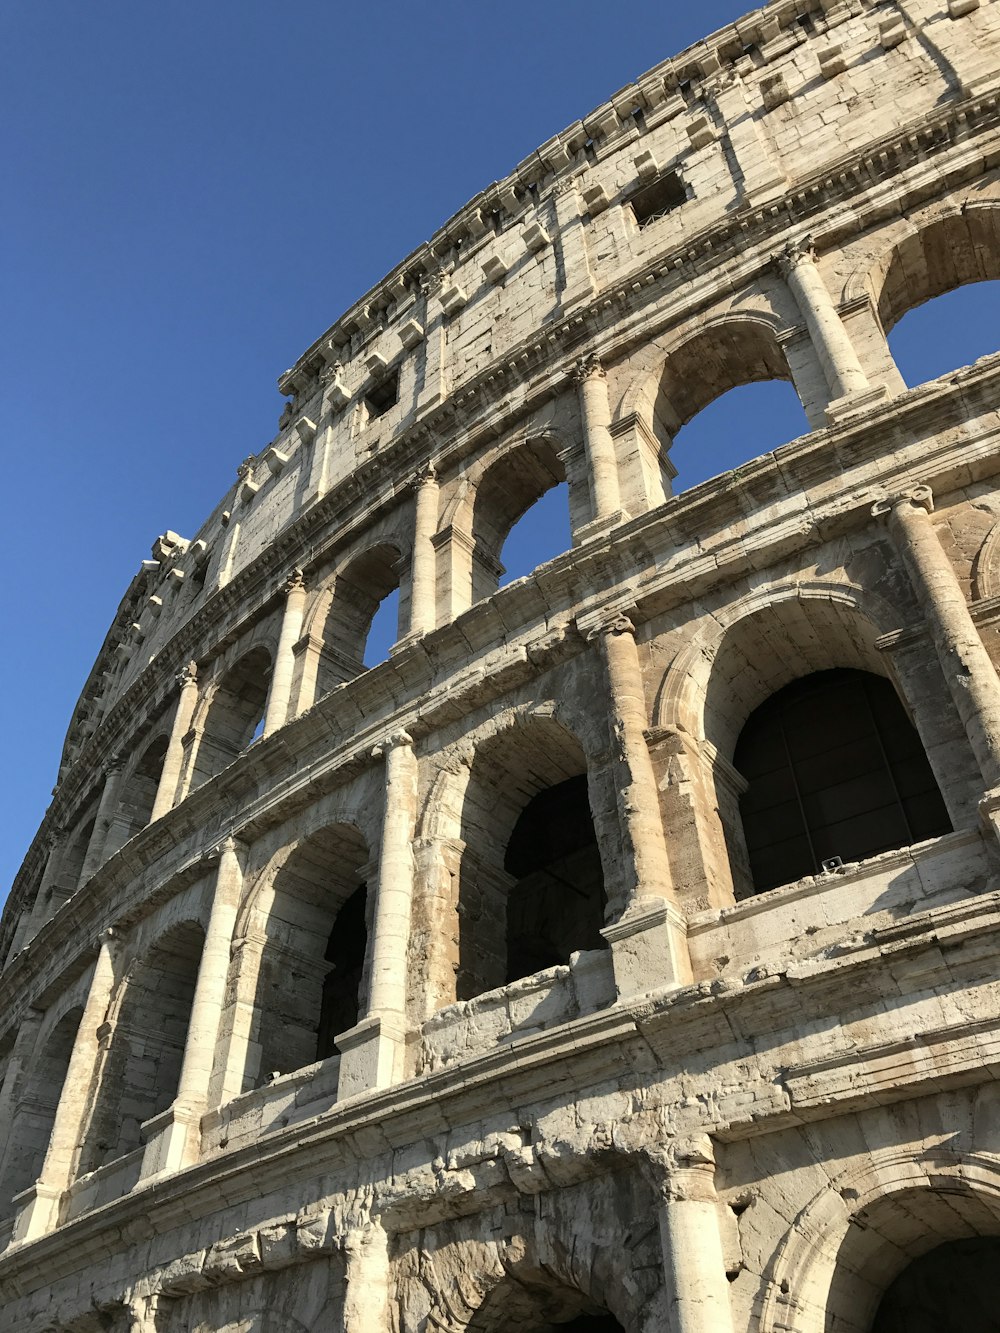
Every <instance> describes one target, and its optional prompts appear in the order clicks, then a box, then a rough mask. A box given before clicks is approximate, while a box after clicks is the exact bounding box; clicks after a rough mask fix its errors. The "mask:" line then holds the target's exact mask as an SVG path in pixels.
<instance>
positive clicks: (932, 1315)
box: [871, 1236, 1000, 1333]
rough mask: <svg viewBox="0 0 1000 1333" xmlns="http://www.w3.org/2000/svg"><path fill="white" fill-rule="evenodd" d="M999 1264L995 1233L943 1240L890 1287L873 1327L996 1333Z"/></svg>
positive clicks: (880, 1332) (898, 1332)
mask: <svg viewBox="0 0 1000 1333" xmlns="http://www.w3.org/2000/svg"><path fill="white" fill-rule="evenodd" d="M998 1268H1000V1240H997V1239H996V1238H995V1237H992V1236H990V1237H987V1236H977V1237H973V1238H972V1239H969V1240H953V1241H948V1242H947V1243H946V1244H944V1245H939V1246H938V1247H937V1249H936V1250H931V1251H930V1253H929V1254H925V1255H922V1256H921V1258H919V1259H915V1260H914V1261H913V1263H911V1264H910V1265H909V1266H908V1267H907V1268H904V1269H903V1271H902V1273H900V1275H899V1277H897V1278H896V1280H895V1282H893V1284H892V1285H891V1286H890V1287H889V1289H888V1291H886V1293H885V1295H884V1296H883V1297H882V1302H881V1304H880V1305H879V1307H878V1313H877V1314H876V1316H875V1322H874V1323H873V1324H872V1328H871V1333H997V1329H998V1328H1000V1314H998V1311H997V1276H996V1275H997V1269H998Z"/></svg>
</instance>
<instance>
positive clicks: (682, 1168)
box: [647, 1134, 733, 1333]
mask: <svg viewBox="0 0 1000 1333" xmlns="http://www.w3.org/2000/svg"><path fill="white" fill-rule="evenodd" d="M647 1175H648V1176H649V1177H650V1179H652V1181H653V1184H654V1186H655V1188H656V1190H657V1193H658V1194H659V1196H660V1211H659V1218H658V1220H659V1224H660V1244H661V1246H662V1249H663V1276H664V1279H665V1284H666V1288H667V1301H668V1307H669V1310H670V1327H671V1329H672V1330H673V1333H733V1314H732V1309H731V1307H730V1303H729V1282H728V1280H727V1278H726V1260H725V1255H724V1253H723V1248H722V1233H721V1229H720V1226H719V1207H720V1204H719V1200H718V1196H717V1195H716V1192H715V1156H714V1152H713V1146H712V1140H711V1139H710V1138H709V1137H708V1135H707V1134H699V1135H697V1136H696V1137H694V1138H692V1139H688V1140H681V1141H680V1142H678V1143H676V1144H673V1145H672V1146H671V1148H670V1149H669V1150H668V1151H666V1152H657V1153H653V1154H650V1155H649V1157H648V1159H647Z"/></svg>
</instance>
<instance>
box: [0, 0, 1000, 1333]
mask: <svg viewBox="0 0 1000 1333" xmlns="http://www.w3.org/2000/svg"><path fill="white" fill-rule="evenodd" d="M998 43H1000V4H998V3H997V2H996V0H982V2H981V0H946V3H942V0H907V2H906V3H905V4H904V3H902V2H901V0H900V3H895V2H894V0H884V2H881V3H875V2H874V0H774V3H772V4H770V5H769V6H767V7H766V8H765V9H763V10H760V11H758V12H756V13H754V14H752V15H750V16H749V17H748V18H747V19H745V20H743V21H741V22H739V23H737V24H735V25H733V26H732V27H729V28H727V29H725V30H724V31H722V32H720V33H717V34H716V35H715V36H713V37H710V38H707V39H706V40H705V41H704V42H703V43H701V44H699V45H698V46H697V47H694V48H692V49H691V50H688V51H686V52H684V53H683V54H682V55H680V56H678V57H676V58H675V59H673V60H669V61H667V62H665V63H664V64H661V65H658V66H657V67H656V68H655V69H653V70H651V71H650V72H649V73H648V74H645V75H644V76H643V77H642V78H640V79H639V80H638V81H637V82H636V83H635V84H632V85H629V86H628V87H626V88H623V89H622V90H621V91H620V92H619V93H617V94H616V95H615V96H614V97H613V98H612V100H611V101H610V102H609V103H607V104H606V105H604V106H601V107H599V108H598V109H597V110H596V111H595V112H593V114H591V115H589V116H587V117H586V118H585V119H584V120H582V121H579V122H577V123H576V124H574V125H571V126H570V127H569V128H568V129H567V130H565V131H564V132H563V133H561V134H559V135H557V136H556V137H555V138H553V139H550V140H549V141H548V142H547V143H546V144H544V145H543V147H541V148H540V149H539V150H538V152H537V153H534V154H533V155H532V156H531V157H530V158H528V159H527V160H526V161H524V162H523V163H521V165H520V166H519V167H518V168H517V170H516V171H515V172H514V173H513V174H512V175H511V176H509V177H508V178H507V179H505V180H503V181H502V182H500V183H499V184H496V185H493V186H491V187H490V188H489V189H488V190H485V191H484V192H483V193H482V194H481V195H480V196H478V197H477V198H476V199H474V200H472V202H471V203H470V204H468V206H467V207H465V208H464V209H463V210H462V211H461V212H460V213H458V214H457V215H456V216H455V217H454V218H452V219H451V220H450V221H449V222H447V223H446V224H445V226H444V227H442V229H441V230H440V231H439V232H438V233H437V234H436V235H435V236H433V237H432V238H431V240H430V241H428V242H427V243H426V244H424V245H422V246H421V247H420V248H419V249H417V250H416V251H415V252H414V253H413V254H412V255H411V256H410V257H409V258H408V259H407V260H406V261H405V262H404V263H402V264H401V265H400V266H399V267H398V268H397V269H395V270H394V271H393V272H392V273H391V274H389V275H388V277H386V279H385V280H384V281H383V282H382V283H380V284H379V285H378V286H377V287H376V288H374V289H373V290H372V291H371V292H369V293H368V294H367V295H366V296H364V297H363V299H362V300H361V301H359V302H358V304H357V305H356V306H354V307H353V308H352V309H351V310H349V311H348V312H347V313H346V314H345V315H343V316H342V317H341V318H340V319H339V320H338V321H337V323H336V324H334V326H333V327H332V329H330V330H329V331H328V332H326V333H325V334H324V335H323V336H322V337H321V338H319V339H318V340H317V341H316V342H315V343H314V344H313V345H312V346H311V347H310V348H309V349H308V350H307V351H306V352H305V353H304V355H303V356H302V357H301V359H300V360H299V361H298V362H297V363H296V364H295V366H294V367H293V368H292V369H291V370H290V371H288V372H287V374H285V375H284V376H283V377H282V380H281V382H280V386H281V389H282V391H283V392H284V393H285V395H286V396H287V397H288V400H289V401H288V406H287V408H286V411H285V413H284V415H283V416H282V418H281V421H280V423H279V430H278V433H277V435H276V436H275V438H274V440H273V442H272V443H271V444H270V445H269V447H268V448H267V449H265V450H264V452H263V453H261V454H260V455H259V456H255V457H252V458H248V459H247V460H246V461H245V462H244V463H243V464H242V465H241V466H240V468H239V470H238V474H237V478H236V480H235V482H234V485H233V486H232V488H231V489H230V490H229V492H228V493H227V494H226V495H225V496H224V497H223V499H222V500H221V501H220V503H219V505H218V508H217V509H216V510H215V511H214V512H213V513H212V514H211V515H210V517H209V518H208V520H207V522H206V523H205V524H204V526H203V527H202V529H201V530H200V531H199V532H198V533H197V534H195V535H194V536H193V537H192V538H191V539H190V540H185V539H183V538H181V537H179V536H177V535H176V534H173V533H167V534H166V535H165V536H163V537H162V538H160V539H159V541H158V542H157V544H156V547H155V549H154V551H153V558H152V559H151V560H147V561H144V562H143V564H142V568H141V570H140V572H139V573H138V574H137V575H136V577H135V578H134V579H133V581H132V583H131V585H130V586H129V589H128V592H127V593H126V596H125V598H124V601H123V602H122V604H121V609H120V611H119V613H118V615H117V617H116V619H115V623H114V624H113V625H112V627H111V629H110V631H109V633H108V636H107V639H106V641H105V644H104V647H103V649H102V651H101V654H100V656H99V658H98V660H97V662H96V664H95V666H94V668H93V671H92V672H91V675H90V677H89V679H88V681H87V683H86V686H85V688H84V691H83V695H82V697H81V700H80V703H79V705H78V707H77V710H76V712H75V714H74V716H73V719H72V722H71V725H70V729H69V735H68V738H67V742H66V748H65V753H64V756H63V762H62V766H61V769H60V777H59V783H58V787H57V790H56V793H55V797H54V800H53V802H52V805H51V808H50V810H49V812H48V813H47V815H46V817H45V819H44V821H43V823H42V827H41V828H40V829H39V831H38V835H37V837H36V838H35V840H34V843H33V844H32V847H31V850H30V852H29V854H28V856H27V859H26V861H25V863H24V866H23V869H22V870H21V872H20V874H19V875H18V878H17V880H16V883H15V885H14V888H13V891H12V894H11V897H10V901H9V904H8V907H7V910H6V913H5V915H4V917H3V926H2V952H0V956H2V957H3V958H4V959H5V965H4V970H3V973H2V976H0V1015H2V1018H0V1025H2V1026H0V1073H2V1092H0V1150H2V1169H0V1185H2V1189H0V1218H2V1219H3V1220H2V1221H0V1245H2V1246H3V1247H4V1250H3V1254H2V1257H0V1326H2V1328H3V1329H4V1330H17V1331H18V1333H22V1331H23V1333H43V1331H45V1333H48V1331H51V1330H59V1331H60V1333H69V1331H70V1330H72V1331H73V1333H89V1331H91V1330H93V1331H96V1330H114V1331H115V1333H119V1331H120V1333H187V1331H188V1330H196V1331H197V1333H219V1331H221V1330H225V1333H251V1331H252V1333H279V1331H280V1333H286V1331H289V1330H290V1331H292V1333H299V1331H301V1330H310V1331H315V1333H326V1331H327V1330H340V1329H343V1330H347V1331H348V1333H380V1331H381V1330H393V1331H394V1333H432V1331H437V1333H459V1330H468V1333H499V1331H500V1330H519V1331H520V1333H542V1331H543V1330H550V1329H553V1328H558V1329H562V1330H565V1333H570V1331H571V1330H577V1331H578V1333H582V1331H583V1330H589V1333H606V1331H607V1330H624V1331H626V1333H654V1330H656V1331H658V1330H673V1331H675V1333H742V1331H743V1330H746V1331H747V1333H751V1331H752V1333H779V1330H782V1331H784V1333H895V1331H896V1330H902V1329H904V1328H905V1329H907V1330H908V1331H909V1333H929V1331H930V1330H935V1333H939V1331H940V1330H945V1331H947V1330H958V1329H962V1330H964V1331H965V1333H985V1330H987V1329H989V1330H994V1329H995V1328H996V1327H997V1324H996V1322H995V1321H996V1304H997V1303H996V1276H995V1274H996V1271H997V1260H998V1258H1000V1239H998V1237H1000V1091H998V1084H997V1081H996V1079H997V1071H998V1067H1000V982H998V979H997V963H996V959H997V956H998V953H1000V878H998V872H1000V863H998V855H1000V847H998V845H997V838H998V834H1000V683H998V677H997V673H996V670H995V666H994V660H995V659H997V660H1000V638H998V633H997V631H998V627H1000V484H998V477H1000V413H998V402H1000V356H993V357H987V358H984V359H983V360H981V361H978V362H977V363H976V364H974V365H972V366H966V367H964V368H957V369H955V370H954V371H953V372H952V373H950V374H948V375H947V376H945V377H943V378H941V379H937V380H934V381H932V382H930V383H925V384H923V385H920V386H918V387H916V388H912V389H907V388H906V386H905V385H904V383H903V380H902V378H901V376H900V374H899V372H898V370H897V368H896V366H895V364H894V362H893V359H892V357H891V355H890V353H889V350H888V346H887V342H886V334H887V332H888V331H889V330H890V329H891V328H892V327H893V325H894V324H895V323H896V322H897V321H898V320H899V319H900V318H901V317H902V316H903V315H904V314H905V313H906V312H907V311H908V310H910V309H911V308H912V307H914V306H916V305H918V304H920V303H922V302H924V301H926V300H928V299H930V298H932V297H935V296H938V295H939V294H941V293H943V292H945V291H947V290H948V289H950V288H953V287H956V286H958V285H960V284H963V283H970V282H976V281H979V280H982V279H987V278H997V277H1000V173H998V169H997V164H998V163H1000V60H998ZM766 379H778V380H786V381H790V383H791V385H792V386H793V387H794V390H795V392H796V393H797V394H798V396H799V398H800V399H801V402H802V405H803V407H804V409H805V413H806V415H807V417H808V421H809V425H810V430H809V432H808V433H807V434H805V435H803V436H802V437H801V438H799V439H797V440H795V441H794V442H792V443H790V444H787V445H784V446H782V447H781V448H778V449H776V450H775V451H774V452H773V453H768V454H766V455H765V456H763V457H760V458H756V459H753V460H750V461H747V462H746V463H745V465H743V466H741V467H739V468H738V469H736V470H735V471H731V472H727V473H725V474H723V475H721V476H717V477H715V478H714V479H712V480H710V481H708V482H705V483H703V484H700V485H697V486H695V487H693V488H691V489H688V490H687V491H685V492H684V493H683V494H680V495H672V494H671V481H672V477H673V476H674V466H673V465H672V463H671V459H670V450H671V443H672V439H673V436H674V435H675V434H676V432H677V431H678V430H679V429H680V428H681V427H682V426H684V425H685V423H687V422H688V421H689V420H690V419H691V418H693V417H694V416H695V415H696V414H697V413H698V412H699V411H700V410H701V409H702V408H703V407H705V406H706V405H707V404H708V403H709V402H711V401H712V400H713V399H715V398H716V397H718V396H719V395H721V394H722V393H724V392H725V391H726V390H728V389H730V388H732V387H734V386H737V385H741V384H745V383H748V382H751V381H758V380H766ZM564 481H565V482H567V483H568V492H569V507H570V515H571V525H572V549H571V550H569V551H567V552H566V553H565V554H562V555H560V556H559V557H558V558H556V559H554V560H551V561H549V562H548V563H546V564H544V565H542V566H540V567H539V568H537V569H535V570H534V572H533V573H531V574H530V575H529V576H528V577H525V578H522V579H519V580H517V581H516V582H513V583H511V584H510V585H509V586H506V587H503V588H500V589H499V590H498V583H499V579H500V576H501V573H502V568H501V565H500V551H501V547H502V545H503V542H504V539H505V537H506V535H507V533H508V532H509V530H510V529H511V527H512V525H513V524H514V522H515V521H516V520H517V519H518V518H519V516H520V515H521V514H522V513H523V512H525V511H526V510H527V508H528V507H529V506H531V505H532V504H533V502H535V501H536V500H537V499H538V498H539V497H540V496H541V495H542V494H543V493H544V492H546V491H547V490H549V489H551V488H552V487H554V486H556V485H557V484H560V483H562V482H564ZM397 586H398V588H399V608H400V610H399V620H400V624H399V634H398V639H397V641H396V643H395V645H394V647H393V648H392V651H391V653H390V654H389V656H388V658H387V660H385V661H384V662H382V663H381V664H379V665H377V666H375V667H373V668H371V669H365V668H364V665H363V662H364V644H365V639H366V635H367V632H368V628H369V625H370V623H371V620H372V616H373V613H374V612H375V609H376V607H377V606H378V605H379V603H380V602H381V601H382V600H383V599H384V598H385V597H386V595H387V594H389V593H390V592H391V591H392V590H393V589H394V588H396V587H397Z"/></svg>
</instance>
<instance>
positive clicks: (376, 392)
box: [365, 371, 399, 421]
mask: <svg viewBox="0 0 1000 1333" xmlns="http://www.w3.org/2000/svg"><path fill="white" fill-rule="evenodd" d="M398 402H399V372H398V371H397V372H396V373H395V374H394V375H387V376H386V377H385V379H383V380H379V382H378V383H377V384H373V385H372V386H371V388H370V389H369V390H368V392H367V393H366V394H365V406H366V407H367V408H368V419H369V421H373V420H374V419H375V418H376V417H381V416H385V414H386V412H388V411H389V408H390V407H395V406H396V404H397V403H398Z"/></svg>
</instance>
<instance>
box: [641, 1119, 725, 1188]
mask: <svg viewBox="0 0 1000 1333" xmlns="http://www.w3.org/2000/svg"><path fill="white" fill-rule="evenodd" d="M641 1161H642V1168H643V1173H644V1175H645V1176H646V1179H647V1180H648V1181H649V1182H650V1184H651V1185H652V1186H653V1188H654V1189H655V1190H656V1192H657V1193H658V1194H659V1196H660V1198H661V1199H662V1200H663V1201H664V1203H680V1202H684V1201H687V1200H692V1201H695V1202H700V1203H714V1202H715V1199H716V1192H715V1145H714V1144H713V1142H712V1139H711V1137H710V1136H709V1135H708V1134H692V1135H691V1136H689V1137H687V1138H679V1139H674V1140H672V1141H671V1142H668V1143H667V1144H666V1145H665V1146H664V1147H662V1148H646V1149H643V1150H642V1153H641Z"/></svg>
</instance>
